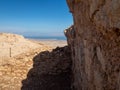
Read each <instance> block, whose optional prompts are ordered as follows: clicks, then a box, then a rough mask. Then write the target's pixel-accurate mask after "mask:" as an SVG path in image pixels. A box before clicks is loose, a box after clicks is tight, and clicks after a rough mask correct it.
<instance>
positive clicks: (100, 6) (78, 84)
mask: <svg viewBox="0 0 120 90" xmlns="http://www.w3.org/2000/svg"><path fill="white" fill-rule="evenodd" d="M67 4H68V6H69V9H70V12H71V13H72V15H73V20H74V26H71V27H70V28H68V29H66V30H65V35H66V37H67V39H68V45H69V46H70V47H71V51H72V59H73V60H72V63H73V66H72V70H73V76H74V80H73V89H74V90H120V0H67Z"/></svg>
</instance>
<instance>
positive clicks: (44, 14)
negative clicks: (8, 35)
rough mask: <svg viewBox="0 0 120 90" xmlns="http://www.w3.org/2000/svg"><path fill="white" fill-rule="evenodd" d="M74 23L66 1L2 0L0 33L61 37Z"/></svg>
mask: <svg viewBox="0 0 120 90" xmlns="http://www.w3.org/2000/svg"><path fill="white" fill-rule="evenodd" d="M72 23H73V22H72V15H71V14H70V13H69V10H68V7H67V4H66V0H0V32H12V33H13V32H14V33H20V34H24V35H36V36H38V35H50V36H51V35H52V36H57V35H59V36H61V35H63V30H64V29H65V28H67V27H69V26H70V25H71V24H72Z"/></svg>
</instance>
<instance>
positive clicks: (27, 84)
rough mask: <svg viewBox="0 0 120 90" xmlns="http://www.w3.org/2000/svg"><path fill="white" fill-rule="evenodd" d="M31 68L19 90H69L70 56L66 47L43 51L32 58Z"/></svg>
mask: <svg viewBox="0 0 120 90" xmlns="http://www.w3.org/2000/svg"><path fill="white" fill-rule="evenodd" d="M33 62H34V64H33V68H32V69H31V70H30V71H29V72H28V75H27V78H26V79H25V80H23V81H22V88H21V90H71V54H70V49H69V48H68V46H65V47H62V48H59V47H57V48H56V49H54V50H53V51H52V52H49V51H44V52H41V53H40V54H38V55H37V56H35V57H34V58H33Z"/></svg>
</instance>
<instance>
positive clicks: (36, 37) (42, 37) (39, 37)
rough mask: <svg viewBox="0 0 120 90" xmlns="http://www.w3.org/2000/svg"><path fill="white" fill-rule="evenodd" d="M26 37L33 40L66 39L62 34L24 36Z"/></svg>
mask: <svg viewBox="0 0 120 90" xmlns="http://www.w3.org/2000/svg"><path fill="white" fill-rule="evenodd" d="M24 37H25V38H28V39H35V40H67V39H66V37H64V36H61V37H59V36H24Z"/></svg>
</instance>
